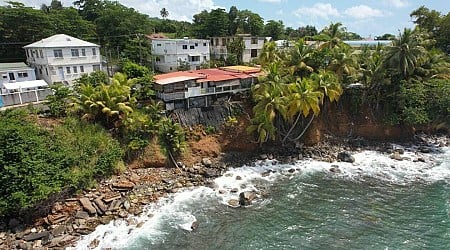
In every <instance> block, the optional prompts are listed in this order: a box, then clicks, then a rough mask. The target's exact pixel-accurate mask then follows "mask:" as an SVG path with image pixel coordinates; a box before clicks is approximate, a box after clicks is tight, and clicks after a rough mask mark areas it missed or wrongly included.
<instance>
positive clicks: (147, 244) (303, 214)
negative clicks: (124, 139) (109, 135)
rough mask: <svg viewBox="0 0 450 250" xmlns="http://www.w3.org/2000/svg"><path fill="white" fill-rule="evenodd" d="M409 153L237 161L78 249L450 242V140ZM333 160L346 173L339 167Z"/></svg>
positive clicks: (106, 228)
mask: <svg viewBox="0 0 450 250" xmlns="http://www.w3.org/2000/svg"><path fill="white" fill-rule="evenodd" d="M403 156H405V157H407V158H409V159H406V160H403V161H396V160H392V159H390V158H389V155H388V154H383V153H379V152H374V151H363V152H358V153H354V157H355V159H356V161H355V163H353V164H350V163H341V162H335V163H325V162H319V161H312V160H307V161H299V162H297V163H295V164H292V165H283V164H278V163H277V162H276V161H260V162H255V164H253V165H252V166H242V167H237V168H234V169H231V170H229V171H228V172H227V173H225V175H224V176H222V177H220V178H218V179H216V180H215V184H216V186H215V187H214V188H208V187H196V188H193V189H185V190H183V191H181V192H179V193H176V194H173V195H172V196H170V197H168V198H166V199H163V200H161V201H160V202H159V203H157V204H152V205H149V206H148V207H146V209H145V212H144V213H143V214H142V215H140V216H138V217H130V218H128V222H126V220H117V221H113V222H111V223H109V224H108V225H101V226H99V227H98V228H97V229H96V230H95V231H94V232H93V233H91V234H90V235H87V236H84V237H83V238H82V239H81V240H80V241H79V242H78V244H77V245H76V247H74V249H91V248H89V244H90V243H91V242H92V241H93V240H95V239H97V240H99V245H98V247H97V248H96V249H105V248H111V249H129V250H131V249H133V250H134V249H136V250H137V249H158V250H159V249H450V216H449V212H450V211H449V208H450V148H441V149H440V151H439V152H435V153H430V154H417V153H415V152H414V150H411V151H409V150H407V152H406V153H405V154H404V155H403ZM418 157H422V158H423V159H424V160H425V162H414V159H417V158H418ZM332 165H338V166H339V167H338V168H339V170H340V172H339V173H333V172H330V171H329V170H330V168H331V167H332ZM267 171H271V173H270V174H269V175H268V176H266V175H264V176H265V177H263V175H262V173H265V172H267ZM233 189H234V190H233ZM235 189H238V192H232V191H235ZM246 190H255V191H257V192H258V194H259V195H258V198H257V199H256V200H255V201H254V202H253V204H252V205H250V206H248V207H236V208H235V207H231V206H229V205H228V201H229V200H230V199H238V196H239V193H240V192H242V191H246ZM130 221H133V222H132V223H130ZM194 221H196V222H197V223H198V228H197V229H195V230H191V225H192V223H193V222H194ZM138 223H140V224H141V226H140V227H137V224H138Z"/></svg>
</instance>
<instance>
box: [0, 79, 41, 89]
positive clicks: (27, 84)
mask: <svg viewBox="0 0 450 250" xmlns="http://www.w3.org/2000/svg"><path fill="white" fill-rule="evenodd" d="M3 86H4V87H5V88H6V89H21V88H22V89H27V88H35V87H44V86H48V84H47V83H46V82H45V81H44V80H34V81H23V82H8V83H3Z"/></svg>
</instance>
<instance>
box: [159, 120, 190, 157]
mask: <svg viewBox="0 0 450 250" xmlns="http://www.w3.org/2000/svg"><path fill="white" fill-rule="evenodd" d="M158 138H159V142H160V144H161V146H162V147H163V149H164V152H166V153H167V156H168V157H169V159H170V162H171V164H173V166H178V164H177V161H176V159H177V158H178V157H179V156H180V154H181V153H182V152H183V151H184V149H185V148H186V135H185V133H184V130H183V128H182V127H181V125H180V124H178V123H174V122H173V121H172V120H171V119H168V118H165V119H162V120H161V122H160V130H159V135H158Z"/></svg>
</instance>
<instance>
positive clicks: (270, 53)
mask: <svg viewBox="0 0 450 250" xmlns="http://www.w3.org/2000/svg"><path fill="white" fill-rule="evenodd" d="M279 60H281V55H280V51H278V49H277V45H276V43H275V42H273V41H271V42H266V43H265V44H264V46H263V48H262V51H261V54H260V55H259V63H260V64H261V66H262V67H265V66H266V65H268V64H270V63H273V62H277V61H279Z"/></svg>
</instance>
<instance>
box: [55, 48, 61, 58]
mask: <svg viewBox="0 0 450 250" xmlns="http://www.w3.org/2000/svg"><path fill="white" fill-rule="evenodd" d="M53 55H54V56H55V57H57V58H63V53H62V49H54V50H53Z"/></svg>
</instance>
